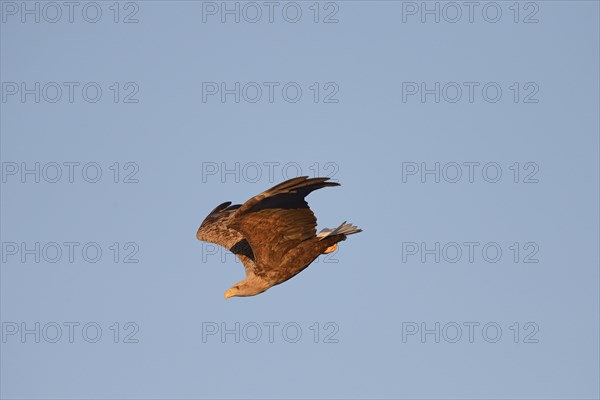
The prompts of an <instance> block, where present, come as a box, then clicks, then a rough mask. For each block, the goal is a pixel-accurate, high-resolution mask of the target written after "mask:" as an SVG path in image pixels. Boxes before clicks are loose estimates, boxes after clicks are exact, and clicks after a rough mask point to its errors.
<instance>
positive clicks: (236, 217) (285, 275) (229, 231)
mask: <svg viewBox="0 0 600 400" xmlns="http://www.w3.org/2000/svg"><path fill="white" fill-rule="evenodd" d="M328 180H329V178H310V179H309V178H308V177H306V176H301V177H298V178H293V179H289V180H287V181H285V182H282V183H280V184H278V185H276V186H273V187H272V188H271V189H269V190H267V191H264V192H262V193H261V194H258V195H256V196H254V197H252V198H251V199H250V200H248V201H246V202H245V203H244V204H234V205H232V204H231V202H230V201H228V202H225V203H222V204H219V205H218V206H217V207H216V208H215V209H214V210H212V211H211V212H210V213H209V214H208V216H207V217H206V218H205V219H204V221H203V222H202V224H201V225H200V228H198V232H197V233H196V238H198V240H202V241H205V242H210V243H214V244H217V245H219V246H223V247H224V248H226V249H227V250H230V251H231V252H232V253H233V254H235V255H236V256H237V257H238V258H239V259H240V261H241V262H242V264H243V265H244V268H245V270H246V278H245V279H244V280H242V281H240V282H238V283H236V284H235V285H233V286H232V287H231V288H230V289H229V290H227V291H226V292H225V298H227V299H228V298H230V297H233V296H255V295H257V294H260V293H262V292H264V291H265V290H267V289H269V288H271V287H273V286H275V285H279V284H280V283H283V282H285V281H287V280H288V279H290V278H292V277H294V276H295V275H296V274H298V273H299V272H301V271H302V270H304V269H305V268H306V267H308V266H309V265H310V263H312V262H313V261H314V260H315V259H316V258H317V257H318V256H319V255H321V254H328V253H331V252H332V251H335V250H336V248H337V243H338V242H341V241H342V240H346V236H348V235H351V234H354V233H358V232H361V231H362V230H361V229H359V228H357V227H356V226H353V225H352V224H347V223H346V222H343V223H342V224H341V225H340V226H338V227H337V228H335V229H328V228H325V229H323V230H322V231H321V232H319V233H318V234H317V231H316V226H317V219H316V217H315V215H314V214H313V212H312V211H311V209H310V208H309V207H308V203H307V202H306V201H305V200H304V198H305V197H306V196H307V195H308V194H309V193H311V192H312V191H313V190H317V189H321V188H324V187H327V186H339V185H340V184H339V183H335V182H328Z"/></svg>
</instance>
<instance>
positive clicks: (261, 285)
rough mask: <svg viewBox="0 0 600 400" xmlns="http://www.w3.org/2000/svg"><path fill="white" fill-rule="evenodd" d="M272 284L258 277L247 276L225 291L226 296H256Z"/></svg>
mask: <svg viewBox="0 0 600 400" xmlns="http://www.w3.org/2000/svg"><path fill="white" fill-rule="evenodd" d="M271 286H272V285H270V284H268V283H267V282H264V281H263V280H261V279H259V278H256V277H252V276H250V277H247V278H246V279H244V280H243V281H240V282H238V283H236V284H235V285H233V286H232V287H230V288H229V289H228V290H227V291H226V292H225V298H226V299H228V298H230V297H236V296H239V297H244V296H255V295H257V294H260V293H262V292H264V291H265V290H267V289H268V288H270V287H271Z"/></svg>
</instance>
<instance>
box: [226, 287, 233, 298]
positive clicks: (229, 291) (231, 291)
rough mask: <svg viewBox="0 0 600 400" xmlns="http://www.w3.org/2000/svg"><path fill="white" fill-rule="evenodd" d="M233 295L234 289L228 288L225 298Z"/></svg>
mask: <svg viewBox="0 0 600 400" xmlns="http://www.w3.org/2000/svg"><path fill="white" fill-rule="evenodd" d="M233 296H234V293H233V290H231V289H228V290H227V291H226V292H225V298H226V299H228V298H230V297H233Z"/></svg>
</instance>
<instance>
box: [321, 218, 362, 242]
mask: <svg viewBox="0 0 600 400" xmlns="http://www.w3.org/2000/svg"><path fill="white" fill-rule="evenodd" d="M358 232H362V229H360V228H359V227H358V226H354V225H352V224H347V223H346V221H344V222H342V224H341V225H340V226H338V227H337V228H335V229H329V228H323V230H322V231H321V232H319V233H318V234H317V237H318V238H319V240H322V239H323V238H326V237H327V236H333V235H346V236H347V235H352V234H354V233H358Z"/></svg>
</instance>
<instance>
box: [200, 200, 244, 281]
mask: <svg viewBox="0 0 600 400" xmlns="http://www.w3.org/2000/svg"><path fill="white" fill-rule="evenodd" d="M240 207H241V205H240V204H234V205H231V202H230V201H228V202H225V203H222V204H219V205H218V206H217V207H215V209H214V210H212V211H211V212H210V213H209V214H208V216H207V217H206V218H205V219H204V221H203V222H202V224H201V225H200V228H198V231H197V232H196V238H197V239H198V240H202V241H204V242H210V243H214V244H217V245H219V246H222V247H224V248H225V249H227V250H229V251H231V252H232V253H233V254H235V255H236V256H237V257H238V258H239V259H240V261H241V262H242V264H244V268H245V269H246V275H248V274H249V273H250V272H252V273H253V272H254V268H255V264H254V254H253V252H252V248H251V247H250V244H249V243H248V241H247V240H246V239H245V238H244V236H243V235H242V234H241V233H240V232H238V231H236V230H235V229H232V228H231V227H230V222H231V221H232V217H233V215H234V214H235V212H236V211H237V210H238V209H239V208H240Z"/></svg>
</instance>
